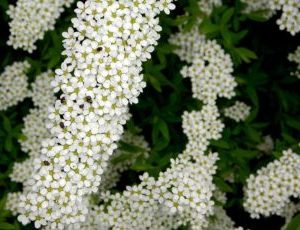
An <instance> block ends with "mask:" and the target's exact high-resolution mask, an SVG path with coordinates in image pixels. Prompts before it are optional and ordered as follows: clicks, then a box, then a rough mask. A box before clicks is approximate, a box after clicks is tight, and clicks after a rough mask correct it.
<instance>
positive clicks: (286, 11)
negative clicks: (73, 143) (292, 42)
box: [242, 0, 300, 35]
mask: <svg viewBox="0 0 300 230" xmlns="http://www.w3.org/2000/svg"><path fill="white" fill-rule="evenodd" d="M242 1H243V2H244V3H246V4H247V7H246V9H245V12H247V13H249V12H252V11H257V10H268V11H269V12H268V13H266V17H267V18H270V17H271V16H272V15H273V14H275V13H276V11H278V10H280V11H281V12H282V14H281V17H280V18H279V19H278V20H277V24H278V25H279V28H280V29H281V30H287V31H288V32H290V33H291V34H292V35H295V34H296V33H298V32H299V31H300V16H299V15H300V2H299V1H298V0H285V1H282V0H251V1H249V0H242Z"/></svg>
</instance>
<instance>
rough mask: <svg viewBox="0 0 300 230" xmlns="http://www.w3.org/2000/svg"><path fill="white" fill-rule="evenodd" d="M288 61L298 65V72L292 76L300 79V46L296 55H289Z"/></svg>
mask: <svg viewBox="0 0 300 230" xmlns="http://www.w3.org/2000/svg"><path fill="white" fill-rule="evenodd" d="M288 59H289V61H291V62H295V63H296V64H297V70H296V71H295V72H293V73H292V74H293V75H295V76H296V77H298V78H299V79H300V46H298V47H297V49H296V51H295V52H294V53H291V54H289V56H288Z"/></svg>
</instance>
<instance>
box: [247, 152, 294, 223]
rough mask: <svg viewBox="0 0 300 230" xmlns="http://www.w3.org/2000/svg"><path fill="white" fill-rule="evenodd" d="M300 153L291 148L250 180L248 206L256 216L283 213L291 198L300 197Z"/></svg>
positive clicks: (248, 184) (248, 181) (252, 214)
mask: <svg viewBox="0 0 300 230" xmlns="http://www.w3.org/2000/svg"><path fill="white" fill-rule="evenodd" d="M299 175H300V156H299V155H297V154H296V153H293V152H292V150H291V149H289V150H286V151H284V152H283V156H282V157H280V158H279V159H278V160H275V161H274V162H271V163H269V164H268V165H267V166H266V167H263V168H262V169H260V170H258V172H257V175H251V176H250V177H249V178H248V179H247V185H246V187H245V189H244V190H245V201H244V207H245V209H246V210H247V211H248V212H249V213H250V214H251V217H253V218H259V216H260V215H263V216H270V215H273V214H277V215H282V211H283V208H284V207H285V206H286V205H287V204H289V203H290V198H291V197H295V198H298V197H299V196H300V179H299Z"/></svg>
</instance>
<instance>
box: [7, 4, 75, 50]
mask: <svg viewBox="0 0 300 230" xmlns="http://www.w3.org/2000/svg"><path fill="white" fill-rule="evenodd" d="M73 1H74V0H47V1H43V0H30V1H28V0H18V1H17V4H16V6H13V5H9V10H8V11H7V14H8V16H9V17H10V18H11V19H12V21H11V22H10V23H9V27H10V36H9V40H8V42H7V44H8V45H10V46H13V48H14V49H18V48H21V49H23V50H26V51H28V52H29V53H31V52H32V51H33V50H35V49H36V45H35V43H36V41H37V40H40V39H42V38H43V37H44V34H45V32H47V31H48V30H53V29H54V24H55V21H56V20H57V19H58V18H59V16H60V14H61V13H62V12H63V10H64V9H63V7H64V6H65V7H69V6H70V4H71V3H72V2H73Z"/></svg>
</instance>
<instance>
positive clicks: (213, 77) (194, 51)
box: [170, 28, 237, 104]
mask: <svg viewBox="0 0 300 230" xmlns="http://www.w3.org/2000/svg"><path fill="white" fill-rule="evenodd" d="M170 43H172V44H174V45H176V46H179V48H177V49H176V50H175V53H176V54H177V55H178V57H179V58H180V59H181V60H183V61H186V62H187V63H188V64H189V65H187V66H185V67H184V68H183V69H182V70H181V73H182V75H183V77H189V78H191V81H192V92H193V97H195V98H197V99H199V100H201V101H202V102H203V103H205V104H213V103H215V101H216V99H217V97H225V98H228V99H230V98H232V97H233V96H234V95H235V92H234V88H235V87H236V85H237V83H236V82H235V79H234V77H233V76H232V72H233V63H232V60H231V58H230V56H229V55H228V54H226V53H225V52H224V50H223V49H222V47H221V46H220V45H219V44H218V43H217V42H216V41H215V40H207V39H206V38H205V36H204V35H201V34H200V33H199V31H198V29H197V28H194V29H192V30H191V31H190V32H187V33H184V32H179V33H178V34H175V35H174V36H172V37H171V39H170Z"/></svg>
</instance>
